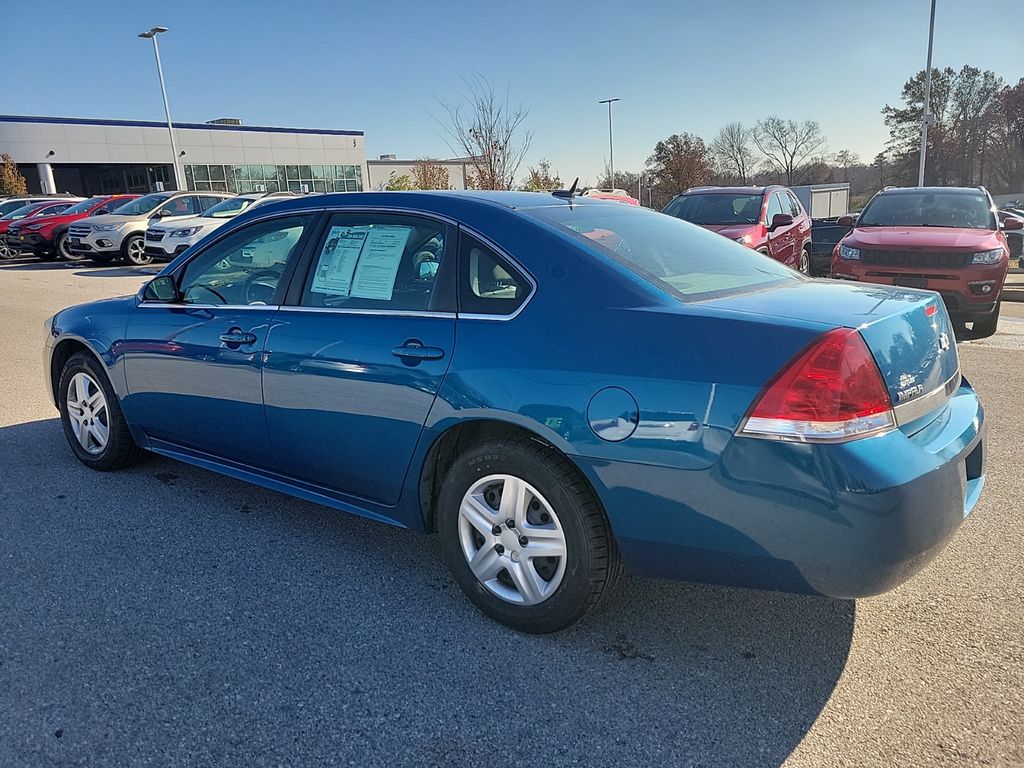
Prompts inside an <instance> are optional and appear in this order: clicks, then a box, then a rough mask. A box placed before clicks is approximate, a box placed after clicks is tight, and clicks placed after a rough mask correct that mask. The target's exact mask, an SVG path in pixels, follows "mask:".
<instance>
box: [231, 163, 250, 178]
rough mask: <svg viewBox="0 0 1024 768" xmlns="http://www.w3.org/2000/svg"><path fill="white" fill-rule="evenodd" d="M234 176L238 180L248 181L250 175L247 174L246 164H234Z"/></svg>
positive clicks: (247, 167)
mask: <svg viewBox="0 0 1024 768" xmlns="http://www.w3.org/2000/svg"><path fill="white" fill-rule="evenodd" d="M233 170H234V172H235V178H236V179H237V180H239V181H248V180H249V179H251V178H252V177H251V176H250V175H249V166H248V165H236V166H234V169H233Z"/></svg>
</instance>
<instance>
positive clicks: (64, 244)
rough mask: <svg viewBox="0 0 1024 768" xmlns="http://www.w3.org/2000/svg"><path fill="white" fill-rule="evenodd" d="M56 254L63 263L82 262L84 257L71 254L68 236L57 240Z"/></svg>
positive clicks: (62, 236)
mask: <svg viewBox="0 0 1024 768" xmlns="http://www.w3.org/2000/svg"><path fill="white" fill-rule="evenodd" d="M57 254H58V255H59V256H60V257H61V258H62V259H64V261H84V260H85V257H84V256H79V255H78V254H77V253H72V252H71V243H70V239H69V238H68V236H67V235H66V234H65V235H61V236H60V237H58V238H57Z"/></svg>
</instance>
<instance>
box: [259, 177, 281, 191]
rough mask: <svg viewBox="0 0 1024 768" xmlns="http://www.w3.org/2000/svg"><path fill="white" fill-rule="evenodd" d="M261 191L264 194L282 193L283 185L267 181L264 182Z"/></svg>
mask: <svg viewBox="0 0 1024 768" xmlns="http://www.w3.org/2000/svg"><path fill="white" fill-rule="evenodd" d="M261 191H262V192H280V191H281V185H280V184H278V183H277V181H275V180H267V181H265V182H263V189H262V190H261Z"/></svg>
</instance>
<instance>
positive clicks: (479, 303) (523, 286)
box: [459, 233, 530, 315]
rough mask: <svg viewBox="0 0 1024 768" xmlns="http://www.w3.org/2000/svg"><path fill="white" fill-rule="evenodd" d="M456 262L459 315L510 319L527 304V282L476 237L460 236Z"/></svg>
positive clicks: (528, 290) (528, 289)
mask: <svg viewBox="0 0 1024 768" xmlns="http://www.w3.org/2000/svg"><path fill="white" fill-rule="evenodd" d="M459 261H460V262H461V265H460V270H459V272H460V277H459V311H460V312H461V313H464V314H472V315H511V314H512V313H513V312H515V311H516V310H517V309H519V307H520V306H522V303H523V302H524V301H526V297H527V295H528V294H529V292H530V287H529V283H528V282H527V280H526V278H525V277H523V276H522V275H521V274H520V273H519V271H518V270H517V269H515V268H514V267H513V266H512V265H511V264H509V263H508V262H507V261H506V260H505V259H503V258H501V257H500V256H499V255H498V254H496V253H495V252H494V251H493V250H492V249H490V248H488V247H487V246H486V245H484V244H483V243H481V242H480V241H479V240H477V239H476V238H475V237H473V236H471V235H467V234H465V233H463V235H462V239H461V248H460V253H459Z"/></svg>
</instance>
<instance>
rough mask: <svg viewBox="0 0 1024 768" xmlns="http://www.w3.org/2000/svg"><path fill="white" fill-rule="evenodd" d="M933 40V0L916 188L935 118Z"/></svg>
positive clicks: (922, 181)
mask: <svg viewBox="0 0 1024 768" xmlns="http://www.w3.org/2000/svg"><path fill="white" fill-rule="evenodd" d="M934 40H935V0H932V13H931V19H930V20H929V22H928V67H927V69H925V73H924V114H923V115H922V116H921V161H920V164H919V165H918V167H917V186H919V187H923V186H924V158H925V154H926V153H927V152H928V126H929V125H931V123H932V121H933V120H934V119H935V116H934V115H933V114H932V113H931V98H932V43H933V42H934Z"/></svg>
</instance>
